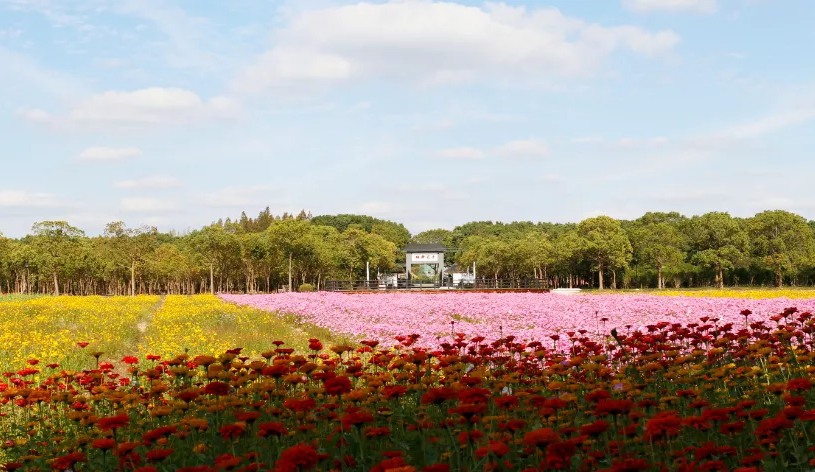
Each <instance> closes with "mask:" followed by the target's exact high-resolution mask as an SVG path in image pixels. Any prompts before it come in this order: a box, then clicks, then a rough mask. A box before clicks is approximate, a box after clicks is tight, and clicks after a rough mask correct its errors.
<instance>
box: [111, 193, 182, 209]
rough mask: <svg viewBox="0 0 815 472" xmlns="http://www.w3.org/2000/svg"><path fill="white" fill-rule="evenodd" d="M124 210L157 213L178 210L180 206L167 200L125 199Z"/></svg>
mask: <svg viewBox="0 0 815 472" xmlns="http://www.w3.org/2000/svg"><path fill="white" fill-rule="evenodd" d="M121 207H122V210H124V211H127V212H131V213H157V212H165V211H173V210H177V209H178V206H177V205H175V204H174V203H170V202H168V201H166V200H162V199H158V198H149V197H131V198H123V199H122V201H121Z"/></svg>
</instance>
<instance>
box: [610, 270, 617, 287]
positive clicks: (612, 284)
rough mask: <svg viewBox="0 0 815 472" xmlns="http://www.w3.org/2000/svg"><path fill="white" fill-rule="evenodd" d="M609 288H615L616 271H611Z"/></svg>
mask: <svg viewBox="0 0 815 472" xmlns="http://www.w3.org/2000/svg"><path fill="white" fill-rule="evenodd" d="M611 288H612V289H614V290H617V271H616V270H612V271H611Z"/></svg>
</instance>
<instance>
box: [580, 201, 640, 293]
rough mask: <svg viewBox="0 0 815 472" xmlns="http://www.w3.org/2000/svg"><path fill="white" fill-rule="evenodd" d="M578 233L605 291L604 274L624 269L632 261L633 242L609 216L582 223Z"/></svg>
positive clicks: (599, 284) (617, 222) (600, 284)
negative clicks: (608, 271)
mask: <svg viewBox="0 0 815 472" xmlns="http://www.w3.org/2000/svg"><path fill="white" fill-rule="evenodd" d="M577 232H578V234H579V235H580V238H581V242H582V246H583V252H584V254H585V256H586V258H588V259H589V260H591V261H593V262H594V264H595V267H596V268H597V273H598V277H599V279H598V280H599V283H598V286H599V288H600V290H603V289H604V288H605V285H604V284H603V272H604V271H606V270H608V269H611V270H615V269H621V268H624V267H626V266H627V265H628V263H629V262H630V261H631V253H632V249H631V242H630V241H629V240H628V236H626V235H625V233H624V232H623V229H622V227H621V226H620V222H619V221H617V220H615V219H613V218H610V217H608V216H598V217H595V218H589V219H586V220H583V221H581V222H580V224H578V225H577ZM615 278H616V272H615Z"/></svg>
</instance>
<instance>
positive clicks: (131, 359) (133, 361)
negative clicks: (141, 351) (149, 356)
mask: <svg viewBox="0 0 815 472" xmlns="http://www.w3.org/2000/svg"><path fill="white" fill-rule="evenodd" d="M122 362H124V363H125V364H138V363H139V358H138V357H134V356H125V357H123V358H122Z"/></svg>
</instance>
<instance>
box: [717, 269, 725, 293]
mask: <svg viewBox="0 0 815 472" xmlns="http://www.w3.org/2000/svg"><path fill="white" fill-rule="evenodd" d="M716 279H718V287H719V288H724V271H723V270H722V268H721V267H717V268H716Z"/></svg>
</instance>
